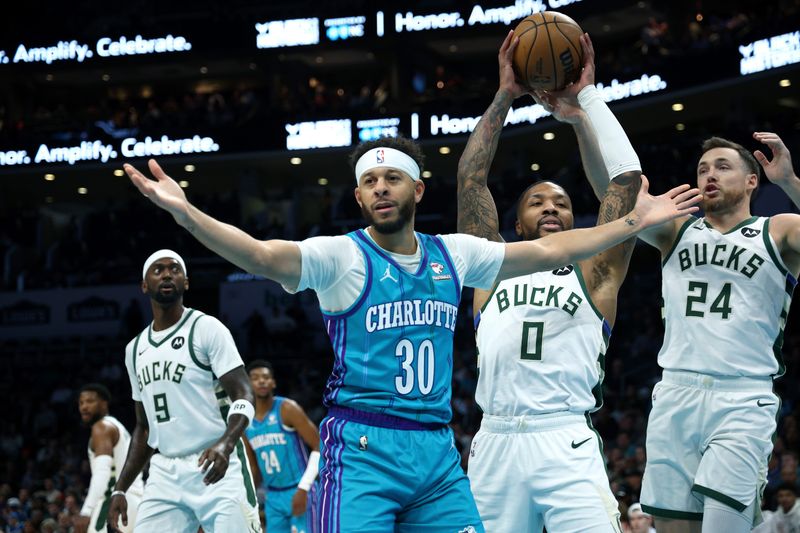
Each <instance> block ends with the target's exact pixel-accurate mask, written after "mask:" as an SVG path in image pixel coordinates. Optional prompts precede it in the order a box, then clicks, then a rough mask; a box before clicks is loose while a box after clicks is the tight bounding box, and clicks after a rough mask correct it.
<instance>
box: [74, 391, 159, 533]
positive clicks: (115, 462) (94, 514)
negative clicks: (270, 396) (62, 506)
mask: <svg viewBox="0 0 800 533" xmlns="http://www.w3.org/2000/svg"><path fill="white" fill-rule="evenodd" d="M110 401H111V393H110V392H109V391H108V388H106V386H105V385H101V384H99V383H88V384H86V385H84V386H83V387H81V390H80V392H79V394H78V411H79V412H80V414H81V421H82V422H83V423H84V424H86V425H87V426H89V427H90V428H91V431H92V435H91V437H90V438H89V450H88V452H89V467H90V468H91V470H92V480H91V481H90V482H89V491H88V493H87V494H86V499H85V500H84V501H83V507H81V512H80V515H78V516H76V517H75V518H73V521H72V523H73V527H74V531H75V533H86V532H87V531H90V532H92V533H100V532H105V531H106V519H107V518H108V506H109V504H110V503H111V489H112V487H113V486H114V484H115V483H116V482H117V476H118V475H119V473H120V472H122V466H123V465H124V464H125V457H126V456H127V455H128V446H129V444H130V441H131V435H130V433H128V430H127V429H125V426H123V425H122V423H120V421H119V420H117V419H116V418H114V417H113V416H111V415H109V414H108V404H109V402H110ZM143 490H144V485H143V484H142V478H141V476H137V477H136V479H135V480H134V482H133V483H132V484H131V486H130V488H129V489H128V493H127V499H128V524H127V525H126V526H121V525H120V524H116V526H117V527H118V528H119V530H120V531H123V532H125V533H129V532H130V531H133V526H134V524H135V523H136V509H137V508H138V506H139V501H140V500H141V499H142V491H143Z"/></svg>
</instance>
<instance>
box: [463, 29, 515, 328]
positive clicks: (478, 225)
mask: <svg viewBox="0 0 800 533" xmlns="http://www.w3.org/2000/svg"><path fill="white" fill-rule="evenodd" d="M518 42H519V39H517V38H516V37H515V36H514V32H513V31H510V32H508V35H507V36H506V38H505V40H504V41H503V44H502V46H501V47H500V52H499V53H498V55H497V59H498V62H499V64H500V88H499V89H498V90H497V94H495V97H494V100H492V103H491V105H490V106H489V108H488V109H487V110H486V112H485V113H484V114H483V116H482V117H481V119H480V121H479V122H478V124H477V125H476V126H475V129H474V130H473V132H472V134H471V135H470V136H469V141H467V146H466V147H465V148H464V153H463V154H461V159H459V161H458V231H459V233H469V234H470V235H475V236H477V237H483V238H485V239H488V240H490V241H497V242H502V241H503V238H502V237H501V236H500V221H499V219H498V216H497V206H495V203H494V198H492V193H491V192H489V187H488V186H487V180H488V177H489V168H490V167H491V166H492V160H493V159H494V154H495V152H496V151H497V142H498V140H499V139H500V132H501V131H502V130H503V122H504V121H505V119H506V115H508V110H509V109H510V108H511V103H512V102H513V101H514V99H515V98H518V97H519V96H522V95H523V94H525V92H526V91H525V89H524V88H523V87H522V86H521V85H520V84H518V83H517V81H516V79H515V76H514V69H513V68H512V66H511V58H512V57H513V56H514V49H515V48H516V47H517V43H518ZM489 294H490V293H489V292H488V291H482V290H480V289H475V294H474V297H473V300H472V302H473V311H474V312H476V313H477V311H478V310H479V309H480V308H481V307H483V304H484V303H485V302H486V300H487V298H488V297H489Z"/></svg>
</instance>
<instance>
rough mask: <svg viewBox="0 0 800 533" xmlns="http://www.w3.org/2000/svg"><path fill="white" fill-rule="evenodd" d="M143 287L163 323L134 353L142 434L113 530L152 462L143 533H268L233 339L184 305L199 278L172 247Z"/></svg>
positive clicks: (129, 354) (128, 351) (131, 372)
mask: <svg viewBox="0 0 800 533" xmlns="http://www.w3.org/2000/svg"><path fill="white" fill-rule="evenodd" d="M141 288H142V292H143V293H145V294H147V295H148V296H149V297H150V303H151V307H152V309H153V322H152V324H150V325H149V326H148V327H147V328H146V329H145V330H144V331H142V332H141V333H140V334H139V335H137V336H136V337H135V338H134V339H133V340H132V341H131V342H130V343H128V346H127V347H126V348H125V366H126V367H127V369H128V376H129V377H130V381H131V390H132V395H133V400H134V406H135V408H136V428H135V429H134V432H133V439H132V441H131V446H130V449H129V451H128V457H127V459H126V461H125V466H124V467H123V469H122V473H121V474H120V476H119V480H117V484H116V486H115V487H114V492H113V493H112V498H111V510H110V511H109V525H110V526H111V525H113V524H116V523H117V521H118V519H119V518H120V517H121V518H122V522H123V524H125V523H126V522H127V515H126V511H127V502H126V491H128V490H129V488H130V486H131V483H132V482H133V480H134V479H135V478H136V477H137V476H138V475H139V473H140V472H141V471H142V468H143V467H144V465H145V463H146V462H147V460H148V459H149V460H150V470H149V473H150V475H149V477H148V478H147V484H146V485H145V489H144V497H143V499H142V503H141V505H140V506H139V514H138V517H137V521H136V528H135V530H134V531H136V532H137V533H139V532H141V533H151V532H152V533H165V532H170V533H173V532H176V533H196V532H197V530H198V528H199V527H201V526H202V528H203V530H204V531H208V532H212V531H213V532H214V533H245V532H249V533H258V532H260V531H261V522H260V520H259V517H258V505H257V503H256V495H255V487H254V486H253V480H252V476H251V474H250V468H249V465H248V462H247V459H246V458H245V451H244V445H243V443H242V441H241V436H242V433H243V432H244V430H245V428H246V427H247V425H248V423H249V422H250V420H251V419H252V418H253V412H254V407H253V391H252V389H251V388H250V381H249V379H248V378H247V374H246V373H245V371H244V364H243V363H242V358H241V357H240V356H239V352H238V351H237V349H236V345H235V344H234V342H233V337H231V334H230V332H229V331H228V328H226V327H225V326H224V325H223V324H222V322H220V321H219V320H217V319H216V318H214V317H212V316H209V315H206V314H204V313H202V312H200V311H197V310H195V309H190V308H187V307H184V306H183V293H184V291H186V290H187V289H188V288H189V279H188V278H187V276H186V264H185V263H184V261H183V259H182V258H181V256H179V255H178V254H177V253H175V252H173V251H172V250H158V251H157V252H154V253H153V254H152V255H151V256H150V257H148V258H147V260H146V261H145V263H144V267H143V268H142V285H141ZM231 402H233V403H231ZM156 450H158V453H154V452H155V451H156Z"/></svg>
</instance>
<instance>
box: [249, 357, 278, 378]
mask: <svg viewBox="0 0 800 533" xmlns="http://www.w3.org/2000/svg"><path fill="white" fill-rule="evenodd" d="M246 368H247V373H248V374H250V371H251V370H254V369H256V368H266V369H267V370H269V373H270V374H272V377H275V371H273V370H272V365H271V364H270V363H269V362H268V361H265V360H264V359H254V360H252V361H250V362H249V363H247V367H246Z"/></svg>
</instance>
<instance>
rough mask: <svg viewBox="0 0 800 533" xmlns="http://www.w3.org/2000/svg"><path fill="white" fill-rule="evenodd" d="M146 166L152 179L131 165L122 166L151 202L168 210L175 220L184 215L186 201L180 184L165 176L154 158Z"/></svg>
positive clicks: (186, 205)
mask: <svg viewBox="0 0 800 533" xmlns="http://www.w3.org/2000/svg"><path fill="white" fill-rule="evenodd" d="M147 166H148V167H149V168H150V172H151V173H152V174H153V177H154V178H155V179H154V180H152V179H150V178H148V177H147V176H145V175H144V174H142V173H141V172H139V171H138V170H137V169H136V168H135V167H134V166H133V165H129V164H127V163H126V164H125V165H124V166H123V168H124V169H125V172H127V174H128V177H129V178H130V180H131V182H133V184H134V185H135V186H136V188H137V189H139V192H141V193H142V194H143V195H145V196H146V197H147V198H149V199H150V201H151V202H153V203H154V204H156V205H157V206H158V207H160V208H162V209H165V210H167V211H169V213H170V214H172V216H174V217H175V218H176V220H177V219H178V218H180V217H183V216H185V214H186V210H187V207H188V202H187V201H186V194H185V193H184V192H183V189H181V186H180V185H178V184H177V183H176V182H175V180H173V179H172V178H170V177H169V176H167V174H166V173H165V172H164V170H163V169H162V168H161V166H160V165H159V164H158V163H156V161H155V159H151V160H149V161H148V162H147Z"/></svg>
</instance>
